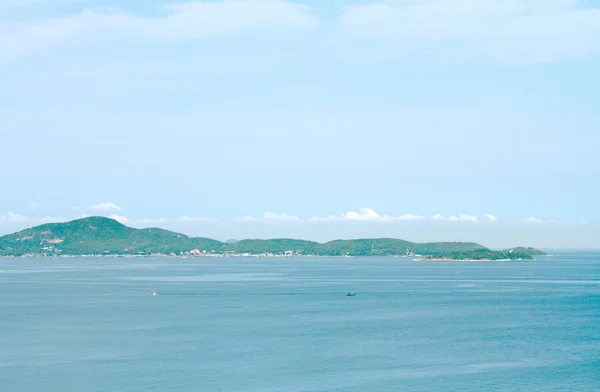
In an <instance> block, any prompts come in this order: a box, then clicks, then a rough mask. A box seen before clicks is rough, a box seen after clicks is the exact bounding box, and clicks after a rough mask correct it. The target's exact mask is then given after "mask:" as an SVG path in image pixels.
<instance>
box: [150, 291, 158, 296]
mask: <svg viewBox="0 0 600 392" xmlns="http://www.w3.org/2000/svg"><path fill="white" fill-rule="evenodd" d="M148 295H156V291H151V292H150V294H148Z"/></svg>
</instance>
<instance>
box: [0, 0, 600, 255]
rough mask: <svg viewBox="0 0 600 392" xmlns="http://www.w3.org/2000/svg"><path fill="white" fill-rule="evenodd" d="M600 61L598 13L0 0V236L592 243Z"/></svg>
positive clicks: (279, 2) (472, 6) (543, 6)
mask: <svg viewBox="0 0 600 392" xmlns="http://www.w3.org/2000/svg"><path fill="white" fill-rule="evenodd" d="M599 54H600V2H599V1H566V0H545V1H541V0H533V1H532V0H530V1H524V0H505V1H500V0H489V1H473V0H452V1H451V0H415V1H410V2H409V1H402V0H398V1H393V0H388V1H350V0H335V1H334V0H332V1H319V2H317V1H284V0H237V1H236V0H228V1H187V2H184V1H181V2H176V1H175V2H164V1H159V0H151V1H150V0H147V1H127V2H125V1H122V0H112V1H85V0H0V85H1V86H2V89H1V90H0V119H1V120H2V125H1V127H0V146H1V147H2V154H0V164H1V165H2V167H3V168H4V169H3V170H2V172H1V173H0V180H1V181H2V184H3V187H2V188H3V189H2V192H0V233H7V232H11V231H14V230H17V229H21V228H24V227H27V226H31V225H34V224H38V223H41V222H45V221H56V220H65V219H72V218H75V217H78V216H83V215H93V214H102V215H106V216H115V217H118V218H119V219H120V220H122V221H123V222H126V223H128V224H130V225H132V226H137V227H143V226H148V225H150V226H156V225H158V226H162V227H166V228H169V229H174V230H180V231H184V232H186V233H189V234H193V235H205V236H210V237H213V238H219V239H226V238H241V237H281V236H294V237H302V238H308V239H316V240H328V239H333V238H339V237H344V238H350V237H359V236H361V237H362V236H394V237H401V238H405V239H409V240H416V241H429V240H431V241H433V240H477V241H480V242H483V243H485V244H487V245H490V246H511V245H517V243H519V244H524V245H535V246H543V247H586V248H597V247H599V246H598V245H599V244H598V242H597V238H599V236H600V209H598V208H597V202H598V200H600V197H599V196H600V185H599V182H598V178H600V158H599V157H600V132H599V129H600V114H599V113H598V110H597V105H598V102H599V99H600V76H599V75H598V69H600V56H599ZM440 216H441V217H440ZM434 217H435V218H434ZM313 218H314V219H313Z"/></svg>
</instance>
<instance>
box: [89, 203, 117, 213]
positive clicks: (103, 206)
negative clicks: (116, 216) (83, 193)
mask: <svg viewBox="0 0 600 392" xmlns="http://www.w3.org/2000/svg"><path fill="white" fill-rule="evenodd" d="M87 209H88V210H91V211H121V207H119V206H118V205H116V204H115V203H113V202H110V201H108V202H106V201H105V202H102V203H100V204H96V205H92V206H89V207H88V208H87Z"/></svg>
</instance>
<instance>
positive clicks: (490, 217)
mask: <svg viewBox="0 0 600 392" xmlns="http://www.w3.org/2000/svg"><path fill="white" fill-rule="evenodd" d="M485 217H486V218H487V219H488V221H490V222H496V221H497V220H498V218H497V217H495V216H494V215H492V214H489V213H488V214H485Z"/></svg>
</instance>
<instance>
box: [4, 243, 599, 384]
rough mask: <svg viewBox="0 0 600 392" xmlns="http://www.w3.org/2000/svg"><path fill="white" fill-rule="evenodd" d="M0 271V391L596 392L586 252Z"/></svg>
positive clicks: (78, 264)
mask: <svg viewBox="0 0 600 392" xmlns="http://www.w3.org/2000/svg"><path fill="white" fill-rule="evenodd" d="M0 270H2V272H0V390H1V391H3V392H17V391H19V392H22V391H35V392H42V391H53V392H54V391H61V392H82V391H86V392H96V391H97V392H100V391H102V392H106V391H115V392H116V391H118V392H134V391H136V392H137V391H186V392H188V391H209V392H212V391H227V392H229V391H245V392H246V391H247V392H295V391H297V392H300V391H303V392H304V391H306V392H309V391H328V392H333V391H340V392H341V391H344V392H352V391H369V392H377V391H426V392H432V391H485V392H488V391H515V392H533V391H540V392H542V391H543V392H547V391H577V392H583V391H600V254H590V255H586V254H585V253H579V254H571V255H563V256H557V257H549V258H545V259H541V260H538V261H534V262H514V263H413V262H411V261H410V259H403V258H368V259H365V258H351V259H335V258H319V259H308V258H289V259H256V258H252V259H0ZM152 290H156V291H157V292H158V295H157V296H155V297H152V296H149V295H148V293H149V292H150V291H152ZM346 291H356V292H357V295H356V296H355V297H346V296H344V295H343V293H344V292H346Z"/></svg>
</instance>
